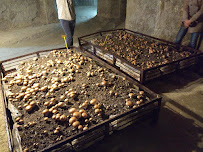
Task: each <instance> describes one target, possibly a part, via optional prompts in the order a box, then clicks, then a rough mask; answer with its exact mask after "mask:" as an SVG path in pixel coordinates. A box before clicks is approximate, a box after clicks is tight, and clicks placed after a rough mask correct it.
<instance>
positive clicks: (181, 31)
mask: <svg viewBox="0 0 203 152" xmlns="http://www.w3.org/2000/svg"><path fill="white" fill-rule="evenodd" d="M187 31H188V28H185V27H183V26H181V27H180V29H179V31H178V34H177V36H176V41H175V43H177V44H181V42H182V39H183V38H184V36H185V34H186V33H187Z"/></svg>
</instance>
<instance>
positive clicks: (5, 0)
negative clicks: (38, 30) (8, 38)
mask: <svg viewBox="0 0 203 152" xmlns="http://www.w3.org/2000/svg"><path fill="white" fill-rule="evenodd" d="M0 6H1V7H0V30H7V29H11V28H16V27H17V28H22V27H27V26H35V25H42V24H48V23H53V22H56V21H57V17H56V12H55V9H54V3H53V1H49V0H32V1H30V0H17V1H16V0H1V1H0Z"/></svg>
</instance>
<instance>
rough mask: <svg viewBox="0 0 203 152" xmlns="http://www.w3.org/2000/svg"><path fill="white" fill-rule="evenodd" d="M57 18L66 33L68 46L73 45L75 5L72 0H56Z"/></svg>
mask: <svg viewBox="0 0 203 152" xmlns="http://www.w3.org/2000/svg"><path fill="white" fill-rule="evenodd" d="M56 6H57V13H58V19H59V20H60V23H61V26H62V28H63V30H64V32H65V34H66V43H67V46H68V48H70V47H71V46H73V35H74V29H75V19H76V14H75V7H74V0H56Z"/></svg>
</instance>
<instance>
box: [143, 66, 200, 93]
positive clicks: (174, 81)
mask: <svg viewBox="0 0 203 152" xmlns="http://www.w3.org/2000/svg"><path fill="white" fill-rule="evenodd" d="M198 66H199V65H196V67H198ZM202 78H203V67H202V66H201V67H199V69H195V67H191V68H188V69H184V70H180V71H177V72H174V73H171V74H168V75H165V76H162V77H160V78H157V79H156V80H151V81H149V82H147V83H146V84H145V86H147V87H148V88H149V89H151V90H152V91H154V92H156V93H158V94H161V93H168V92H172V91H175V90H177V89H182V88H184V87H188V85H190V84H193V83H202V82H203V79H202ZM157 86H159V87H157Z"/></svg>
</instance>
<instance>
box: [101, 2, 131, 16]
mask: <svg viewBox="0 0 203 152" xmlns="http://www.w3.org/2000/svg"><path fill="white" fill-rule="evenodd" d="M126 2H127V0H98V2H97V3H98V5H97V6H98V8H97V15H98V16H99V17H103V18H108V19H117V20H120V19H123V17H125V14H126Z"/></svg>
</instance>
